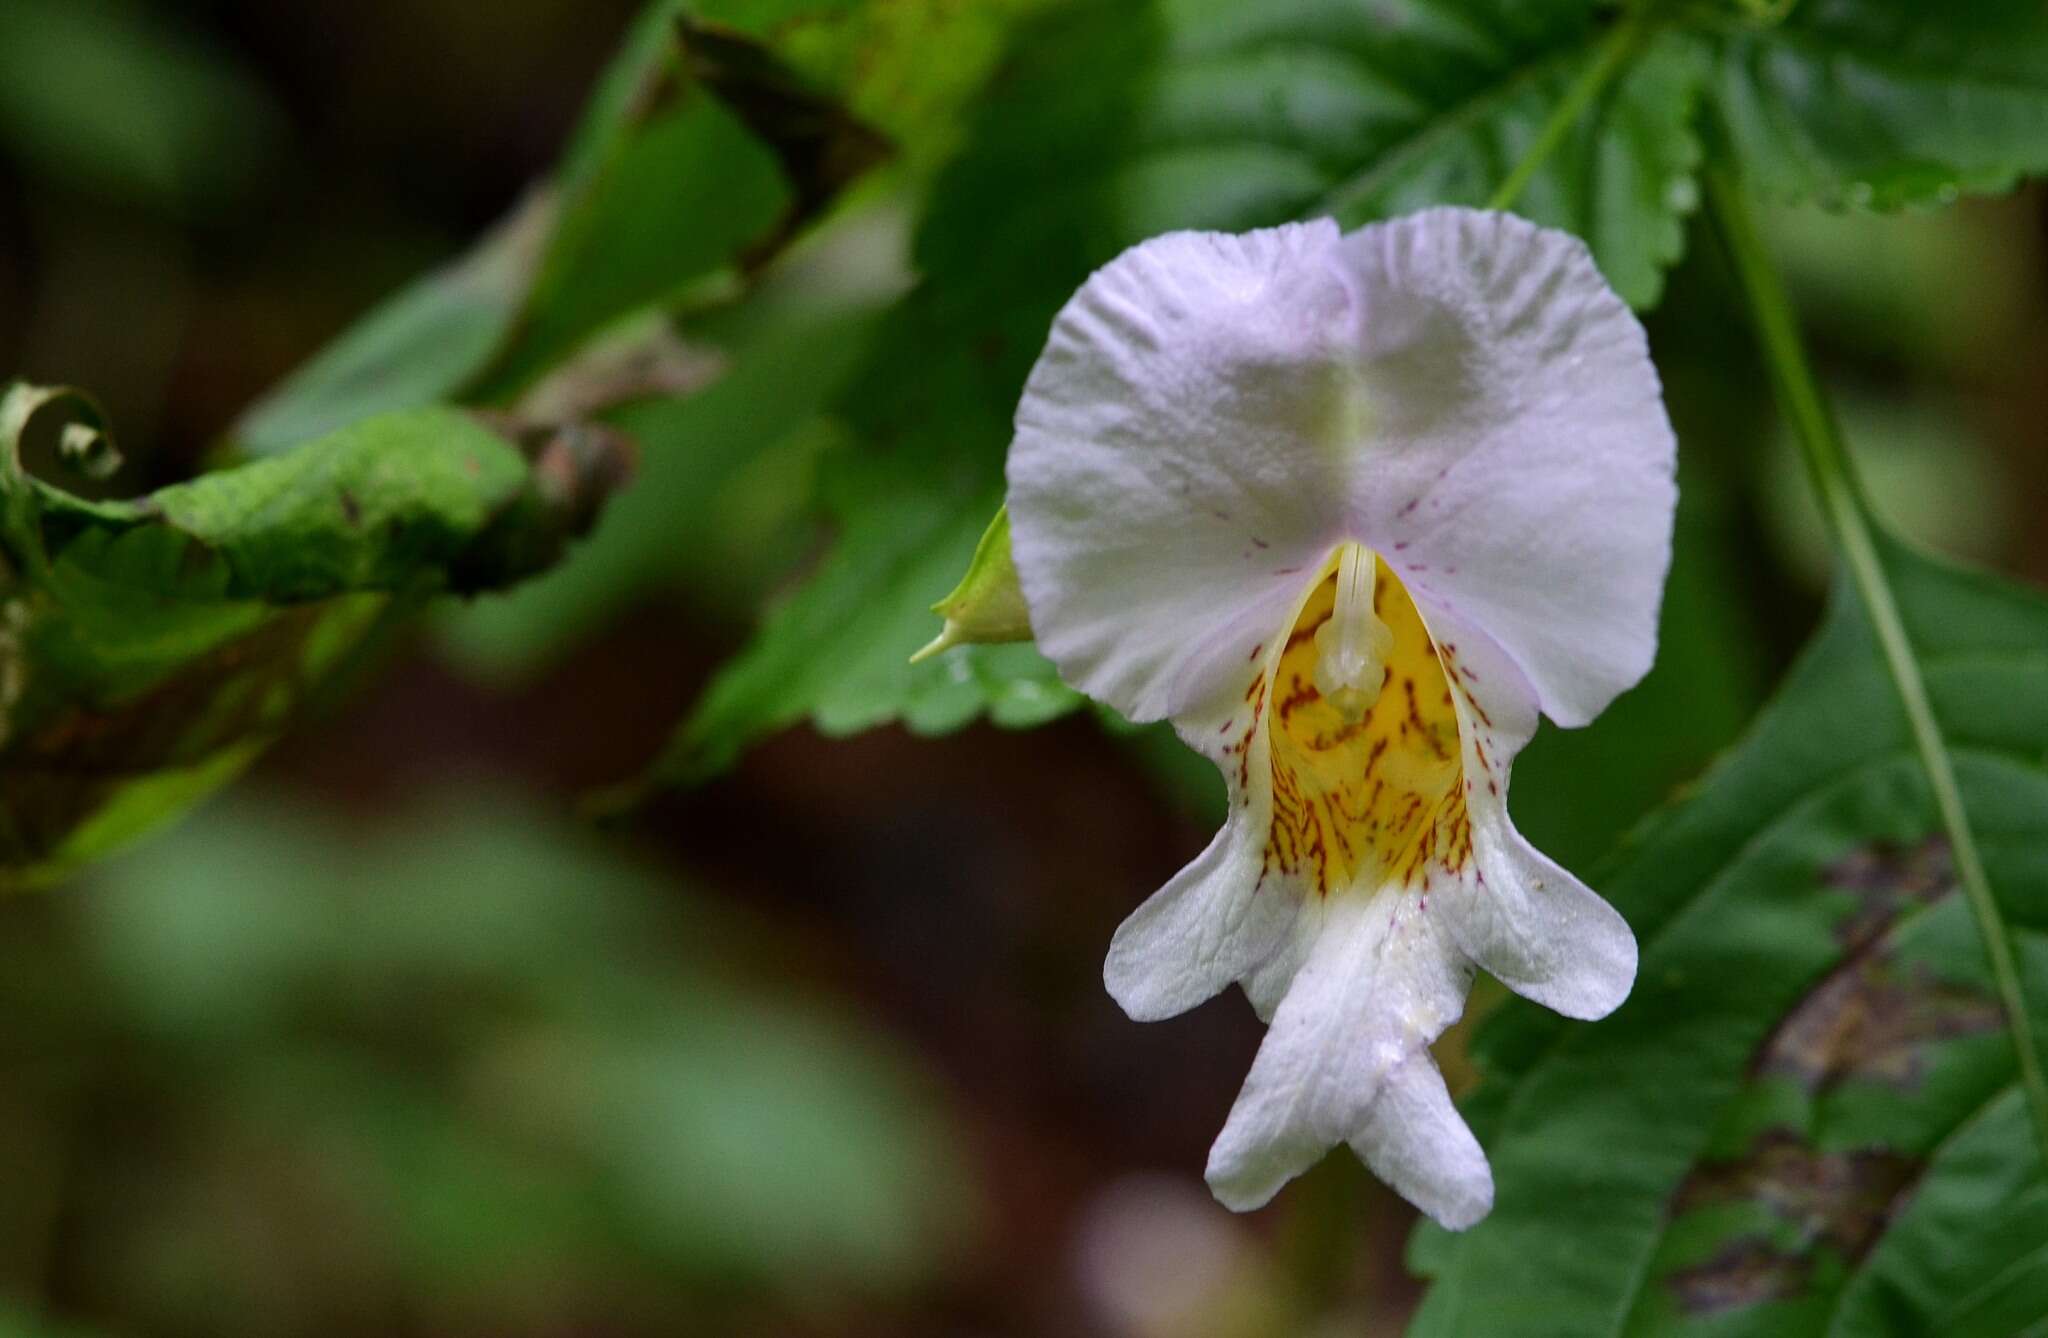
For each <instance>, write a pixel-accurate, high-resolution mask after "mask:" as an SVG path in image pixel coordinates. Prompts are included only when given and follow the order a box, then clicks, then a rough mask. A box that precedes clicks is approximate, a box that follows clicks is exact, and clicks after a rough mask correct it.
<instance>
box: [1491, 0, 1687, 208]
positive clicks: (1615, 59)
mask: <svg viewBox="0 0 2048 1338" xmlns="http://www.w3.org/2000/svg"><path fill="white" fill-rule="evenodd" d="M1643 16H1644V6H1641V5H1636V6H1631V7H1630V9H1629V11H1628V13H1626V14H1624V15H1623V16H1622V17H1621V19H1620V20H1619V21H1618V22H1617V23H1616V24H1615V25H1614V27H1613V28H1611V29H1610V30H1608V33H1607V36H1606V38H1605V40H1603V41H1602V42H1601V44H1600V50H1599V52H1598V53H1597V54H1596V55H1595V56H1594V57H1593V63H1592V64H1591V65H1588V66H1587V67H1586V68H1585V69H1584V70H1582V71H1580V72H1579V77H1578V78H1577V79H1575V80H1573V81H1572V86H1571V87H1570V88H1568V89H1566V90H1565V95H1564V97H1563V99H1562V100H1560V101H1559V102H1558V104H1557V105H1556V106H1555V107H1553V108H1551V110H1550V116H1549V118H1548V119H1547V120H1545V121H1544V122H1543V129H1542V130H1540V131H1538V132H1537V135H1536V142H1535V143H1534V144H1531V145H1530V146H1529V148H1528V151H1527V152H1526V153H1524V154H1523V155H1522V157H1521V160H1520V161H1518V162H1517V163H1516V164H1515V166H1514V168H1513V170H1511V171H1510V172H1509V173H1508V174H1507V177H1506V179H1505V180H1503V181H1502V182H1501V183H1500V188H1499V189H1498V190H1496V191H1494V193H1493V197H1492V198H1491V199H1489V200H1487V202H1486V207H1487V208H1488V209H1507V208H1511V207H1512V206H1513V205H1514V203H1515V201H1516V200H1519V199H1521V198H1522V191H1523V190H1524V189H1525V188H1526V187H1527V186H1528V184H1529V182H1530V181H1531V180H1532V179H1533V178H1534V177H1535V175H1536V173H1537V172H1539V171H1541V170H1542V168H1543V164H1544V163H1546V162H1548V161H1549V159H1550V155H1551V154H1553V153H1555V152H1556V151H1557V146H1558V145H1560V144H1562V143H1564V137H1565V136H1566V135H1568V134H1570V133H1571V130H1572V127H1573V126H1575V125H1577V124H1578V123H1579V117H1580V116H1581V115H1582V114H1584V112H1585V110H1586V108H1587V107H1588V106H1590V105H1591V104H1592V101H1593V99H1594V98H1596V97H1598V96H1600V92H1601V90H1602V89H1604V88H1606V87H1607V85H1608V83H1609V82H1611V81H1612V80H1613V78H1614V76H1615V75H1616V74H1617V73H1618V72H1619V71H1620V70H1621V67H1622V66H1623V65H1624V64H1626V63H1627V62H1628V58H1629V57H1630V56H1631V55H1633V54H1634V53H1635V49H1636V44H1637V43H1638V42H1640V41H1641V40H1642V38H1643V34H1644V33H1645V32H1646V31H1647V29H1648V26H1649V25H1648V24H1647V23H1646V22H1645V20H1644V17H1643Z"/></svg>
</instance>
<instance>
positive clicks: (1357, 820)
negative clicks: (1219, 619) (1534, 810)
mask: <svg viewBox="0 0 2048 1338" xmlns="http://www.w3.org/2000/svg"><path fill="white" fill-rule="evenodd" d="M1268 663H1269V664H1272V665H1273V668H1272V691H1271V695H1270V697H1269V698H1267V699H1266V700H1264V701H1257V702H1255V703H1254V717H1255V718H1256V715H1257V712H1258V709H1259V707H1261V706H1264V707H1266V708H1267V709H1269V710H1270V713H1271V718H1270V721H1269V724H1270V727H1271V733H1270V739H1271V756H1270V764H1271V768H1272V782H1273V823H1272V829H1271V832H1270V834H1269V835H1268V837H1267V842H1266V855H1265V872H1266V873H1267V874H1268V875H1270V874H1274V873H1280V874H1287V875H1295V876H1300V877H1304V878H1306V879H1308V880H1309V882H1310V883H1311V885H1312V886H1313V887H1314V888H1315V890H1316V891H1318V892H1320V893H1322V894H1324V895H1327V894H1329V893H1331V892H1334V891H1340V890H1343V889H1345V888H1351V887H1359V888H1362V889H1363V890H1366V891H1371V890H1373V889H1375V888H1378V887H1381V886H1384V885H1386V884H1388V883H1394V884H1396V885H1400V886H1413V887H1418V888H1420V889H1421V890H1422V891H1423V892H1424V893H1425V894H1426V893H1427V891H1428V889H1429V886H1430V883H1431V880H1432V878H1433V877H1435V876H1437V875H1439V874H1442V873H1455V872H1457V871H1459V870H1462V869H1463V868H1464V867H1465V865H1466V864H1467V863H1469V862H1470V860H1471V856H1472V833H1471V826H1470V823H1469V821H1468V819H1467V817H1466V811H1465V797H1466V792H1467V789H1468V785H1467V782H1466V779H1465V766H1464V761H1463V757H1462V755H1461V749H1460V741H1459V729H1458V712H1457V706H1456V703H1455V702H1454V700H1453V695H1452V694H1453V692H1454V690H1456V691H1459V692H1462V691H1463V689H1462V687H1458V688H1456V689H1454V687H1453V680H1452V679H1451V678H1450V677H1449V676H1448V675H1447V672H1446V665H1449V666H1450V673H1456V672H1458V669H1457V664H1456V652H1455V648H1454V647H1451V646H1438V645H1437V644H1436V643H1435V642H1433V641H1432V640H1431V639H1430V635H1429V631H1428V629H1427V628H1426V627H1425V626H1424V625H1423V622H1422V617H1421V615H1420V614H1419V613H1418V612H1417V611H1416V608H1415V601H1414V600H1413V599H1412V598H1410V596H1409V594H1408V591H1407V588H1406V587H1405V586H1403V585H1402V583H1401V579H1400V578H1399V577H1398V576H1396V575H1395V574H1394V573H1393V571H1392V569H1390V568H1389V567H1388V566H1387V565H1386V564H1385V563H1384V562H1382V561H1381V560H1380V559H1379V557H1378V556H1377V555H1376V554H1374V553H1373V552H1372V551H1371V550H1370V549H1367V548H1365V547H1364V546H1362V545H1359V544H1345V545H1343V546H1341V547H1340V548H1339V549H1338V550H1337V551H1336V552H1335V553H1333V554H1332V555H1331V557H1330V560H1329V561H1328V562H1327V563H1326V564H1325V565H1324V568H1323V573H1322V575H1321V577H1320V579H1319V580H1318V581H1317V582H1316V585H1315V587H1314V589H1313V590H1312V591H1311V592H1310V593H1309V596H1308V598H1307V600H1306V601H1305V602H1304V603H1303V605H1302V607H1301V611H1300V613H1299V614H1298V615H1297V616H1296V618H1295V622H1294V626H1293V628H1292V630H1291V632H1290V634H1289V636H1288V638H1287V643H1286V645H1285V647H1284V648H1283V649H1282V650H1281V652H1280V654H1279V657H1278V660H1277V662H1274V661H1272V660H1269V661H1268ZM1255 690H1256V691H1258V692H1260V693H1263V692H1264V683H1263V678H1262V679H1261V682H1260V683H1259V684H1257V685H1255ZM1466 701H1467V704H1468V709H1470V710H1473V711H1475V712H1476V711H1478V710H1479V708H1478V707H1477V705H1476V704H1474V703H1471V702H1470V698H1469V697H1467V698H1466ZM1254 728H1256V724H1254ZM1246 751H1249V750H1248V749H1247V750H1246ZM1477 758H1478V761H1479V765H1480V766H1481V767H1482V768H1484V769H1485V771H1486V773H1487V774H1485V775H1483V776H1481V777H1479V779H1480V780H1481V781H1482V782H1483V783H1485V784H1488V785H1493V786H1494V787H1495V789H1494V793H1496V794H1497V793H1498V792H1499V790H1498V785H1497V782H1496V781H1495V780H1494V778H1493V777H1492V775H1491V769H1492V764H1491V762H1490V761H1489V760H1488V759H1487V758H1486V757H1485V754H1484V752H1483V751H1481V752H1480V753H1478V754H1477ZM1243 779H1245V780H1249V776H1245V777H1243Z"/></svg>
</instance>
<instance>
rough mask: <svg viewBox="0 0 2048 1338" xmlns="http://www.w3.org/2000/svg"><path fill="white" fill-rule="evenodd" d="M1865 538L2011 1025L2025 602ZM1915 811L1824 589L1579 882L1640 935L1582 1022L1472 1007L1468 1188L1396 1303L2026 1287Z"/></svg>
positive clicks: (1545, 1326)
mask: <svg viewBox="0 0 2048 1338" xmlns="http://www.w3.org/2000/svg"><path fill="white" fill-rule="evenodd" d="M1882 556H1883V561H1884V566H1885V569H1886V572H1887V574H1888V576H1889V578H1890V585H1891V586H1892V588H1893V590H1894V591H1895V593H1896V596H1897V601H1898V605H1899V609H1900V612H1901V614H1902V616H1903V618H1904V620H1905V626H1906V631H1907V634H1908V635H1909V637H1910V639H1911V641H1912V643H1913V644H1914V645H1915V646H1916V647H1918V648H1919V650H1920V662H1921V666H1922V669H1923V672H1924V674H1925V678H1926V681H1927V686H1928V690H1929V693H1930V696H1931V700H1932V703H1933V707H1934V710H1935V712H1936V715H1937V717H1938V719H1939V721H1940V724H1941V727H1942V729H1943V732H1944V733H1945V735H1946V736H1947V740H1948V744H1949V747H1950V749H1951V751H1952V753H1953V755H1954V758H1955V768H1956V773H1957V779H1958V781H1959V783H1960V786H1961V790H1962V794H1963V798H1964V801H1965V803H1966V805H1967V807H1968V810H1969V812H1970V814H1971V816H1972V818H1973V825H1974V828H1975V831H1976V834H1977V838H1978V841H1979V843H1980V844H1981V847H1982V853H1983V856H1984V859H1985V861H1986V864H1987V866H1988V871H1989V874H1990V883H1991V885H1992V886H1993V887H1994V888H1996V889H1997V892H1998V895H1999V899H2000V903H2001V906H2002V909H2003V911H2004V914H2005V917H2006V918H2007V920H2008V921H2009V923H2010V925H2011V927H2012V929H2013V931H2014V932H2015V933H2016V934H2017V936H2018V939H2019V947H2020V950H2021V951H2020V956H2021V967H2022V971H2023V974H2024V977H2025V983H2026V987H2027V994H2028V997H2029V999H2030V1000H2031V1001H2032V1015H2033V1016H2035V1017H2036V1018H2037V1020H2038V1018H2039V1017H2040V1015H2041V1010H2042V1008H2043V1004H2044V1002H2048V939H2044V935H2048V862H2044V861H2043V859H2042V851H2043V850H2048V709H2044V707H2043V703H2048V601H2044V600H2043V599H2041V598H2040V597H2039V596H2038V595H2035V594H2033V593H2031V592H2024V591H2020V590H2017V589H2014V588H2012V587H2009V586H2006V585H2004V584H2002V583H2000V582H1997V581H1994V580H1992V579H1990V578H1987V577H1984V576H1980V575H1975V574H1970V573H1964V572H1960V571H1957V570H1954V569H1952V568H1949V567H1946V566H1943V565H1940V564H1937V563H1935V562H1934V561H1932V560H1930V559H1928V558H1925V557H1922V556H1919V555H1917V554H1914V553H1911V552H1908V551H1906V550H1904V549H1902V548H1900V547H1899V546H1897V545H1896V544H1895V543H1894V542H1892V541H1889V540H1886V541H1884V544H1883V554H1882ZM1942 833H1943V827H1942V823H1941V821H1940V818H1939V815H1938V813H1937V811H1936V808H1935V805H1934V802H1933V797H1932V793H1931V791H1930V789H1929V786H1928V783H1927V780H1926V777H1925V773H1924V772H1923V771H1922V768H1921V764H1920V761H1919V758H1918V756H1917V753H1916V751H1915V747H1914V743H1913V739H1912V737H1911V733H1910V730H1909V728H1908V723H1907V719H1906V717H1905V715H1904V712H1903V711H1902V709H1901V707H1900V704H1899V698H1898V694H1897V692H1896V690H1895V688H1894V687H1893V684H1892V682H1891V679H1890V676H1889V674H1888V673H1887V670H1886V667H1885V662H1884V659H1883V656H1882V654H1881V651H1880V647H1879V645H1878V642H1877V639H1876V637H1875V636H1874V634H1873V632H1872V630H1871V627H1870V624H1869V621H1868V619H1867V617H1866V616H1865V614H1864V612H1863V610H1862V608H1861V606H1860V605H1859V604H1858V603H1857V601H1856V599H1855V597H1854V595H1853V593H1851V591H1850V589H1849V587H1847V586H1844V587H1842V588H1841V589H1839V590H1838V591H1837V593H1836V597H1835V603H1834V606H1833V611H1832V613H1831V615H1830V617H1829V619H1828V622H1827V624H1826V626H1825V628H1824V629H1823V631H1822V633H1821V635H1820V636H1819V637H1818V639H1817V640H1816V641H1815V643H1814V644H1813V645H1812V646H1811V647H1809V649H1808V650H1807V652H1806V654H1805V655H1804V656H1803V657H1802V659H1801V661H1800V663H1799V664H1798V666H1797V667H1796V668H1795V669H1794V671H1793V673H1792V674H1791V676H1790V677H1789V678H1788V680H1787V682H1786V683H1785V685H1784V686H1783V688H1782V690H1781V691H1780V693H1779V695H1778V697H1777V698H1776V699H1775V701H1774V702H1773V703H1772V705H1771V706H1770V707H1769V708H1768V709H1767V710H1766V711H1765V713H1764V714H1763V716H1762V717H1760V719H1759V720H1758V721H1757V723H1756V725H1755V727H1754V729H1753V731H1752V732H1751V734H1750V736H1749V738H1748V739H1747V741H1746V742H1745V743H1744V744H1743V745H1742V747H1741V748H1739V749H1738V750H1737V751H1736V752H1735V753H1734V754H1733V755H1731V756H1730V757H1728V758H1727V759H1725V760H1724V761H1723V762H1722V763H1721V764H1720V765H1719V766H1717V767H1716V768H1715V769H1714V770H1713V771H1712V772H1711V773H1710V774H1709V776H1708V777H1707V778H1706V780H1705V781H1704V782H1702V784H1701V785H1700V787H1699V789H1698V791H1697V793H1696V794H1695V795H1693V796H1692V797H1691V798H1690V799H1689V800H1687V801H1686V802H1685V803H1683V804H1680V805H1679V806H1677V807H1675V808H1673V809H1671V810H1669V811H1667V812H1666V813H1664V814H1662V815H1660V816H1659V817H1658V818H1657V819H1655V820H1653V821H1652V822H1651V823H1650V824H1648V825H1647V826H1646V827H1645V828H1644V829H1643V830H1642V831H1641V832H1639V834H1638V835H1637V836H1636V838H1635V839H1634V840H1632V841H1631V842H1630V843H1629V844H1628V845H1627V846H1626V848H1625V852H1624V858H1623V859H1622V861H1621V863H1620V865H1619V867H1617V868H1616V869H1615V870H1614V871H1613V872H1612V873H1611V874H1610V875H1609V876H1608V877H1606V878H1604V879H1599V880H1597V881H1598V884H1599V886H1600V887H1601V888H1602V890H1603V891H1604V892H1606V894H1607V895H1609V896H1610V897H1611V898H1612V899H1613V900H1614V902H1615V904H1616V905H1617V906H1619V907H1620V908H1621V909H1622V910H1623V911H1624V913H1626V914H1627V915H1628V917H1629V920H1630V923H1631V924H1633V925H1634V926H1635V929H1636V932H1637V935H1638V937H1639V939H1640V940H1641V942H1642V945H1643V958H1642V968H1641V971H1640V973H1639V975H1638V978H1637V984H1636V990H1635V993H1634V995H1633V996H1632V997H1631V998H1630V1000H1629V1002H1628V1003H1626V1004H1625V1005H1623V1007H1622V1008H1621V1009H1620V1010H1619V1011H1618V1012H1617V1013H1616V1014H1615V1015H1614V1016H1613V1017H1612V1018H1610V1019H1608V1020H1607V1021H1605V1022H1602V1023H1600V1024H1598V1025H1597V1026H1590V1027H1588V1026H1580V1025H1570V1024H1562V1025H1561V1024H1560V1023H1559V1022H1558V1020H1557V1019H1555V1018H1552V1017H1549V1016H1548V1015H1546V1014H1543V1013H1542V1012H1541V1011H1540V1010H1538V1009H1535V1008H1533V1007H1531V1006H1526V1005H1523V1004H1520V1003H1514V1004H1511V1005H1510V1006H1509V1007H1507V1008H1506V1009H1504V1010H1503V1011H1502V1012H1501V1013H1500V1014H1499V1015H1498V1016H1497V1018H1495V1019H1494V1020H1493V1021H1492V1022H1490V1023H1489V1025H1488V1026H1487V1027H1486V1028H1484V1029H1483V1031H1482V1034H1481V1037H1480V1038H1479V1042H1478V1044H1477V1046H1476V1050H1477V1054H1478V1058H1479V1060H1480V1063H1481V1065H1482V1069H1483V1071H1484V1072H1485V1074H1486V1076H1485V1079H1484V1081H1483V1082H1482V1084H1481V1088H1480V1094H1479V1096H1478V1097H1477V1098H1476V1099H1475V1101H1474V1103H1473V1105H1472V1115H1473V1120H1474V1124H1475V1128H1477V1129H1478V1130H1479V1132H1480V1134H1481V1139H1482V1141H1483V1142H1484V1143H1485V1144H1486V1146H1487V1149H1488V1154H1489V1156H1490V1157H1491V1158H1492V1160H1493V1163H1494V1168H1495V1175H1496V1180H1497V1183H1498V1197H1497V1205H1496V1207H1495V1210H1494V1213H1493V1215H1492V1216H1491V1217H1489V1218H1488V1219H1487V1220H1486V1221H1485V1222H1483V1223H1481V1224H1480V1225H1479V1226H1478V1227H1477V1228H1475V1229H1474V1230H1472V1231H1471V1232H1469V1233H1467V1234H1465V1235H1464V1236H1461V1237H1456V1238H1451V1237H1448V1236H1445V1235H1443V1234H1442V1233H1434V1232H1428V1233H1424V1237H1423V1242H1424V1243H1423V1247H1422V1248H1421V1249H1420V1251H1419V1257H1420V1258H1421V1259H1422V1260H1423V1261H1424V1262H1426V1263H1427V1264H1428V1265H1429V1266H1430V1268H1431V1270H1432V1271H1433V1272H1435V1273H1436V1275H1437V1281H1436V1284H1435V1286H1434V1287H1433V1289H1432V1291H1431V1293H1430V1295H1429V1297H1428V1299H1427V1301H1426V1303H1425V1305H1424V1308H1423V1311H1422V1313H1421V1315H1420V1317H1419V1319H1418V1321H1417V1326H1416V1330H1415V1331H1416V1332H1417V1333H1418V1334H1425V1335H1427V1334H1438V1333H1442V1334H1451V1333H1467V1332H1475V1331H1479V1332H1486V1331H1491V1327H1497V1326H1499V1325H1501V1324H1503V1323H1507V1322H1508V1320H1507V1318H1506V1317H1509V1316H1512V1317H1513V1318H1512V1326H1513V1329H1514V1331H1515V1332H1516V1333H1518V1334H1530V1335H1544V1334H1558V1335H1565V1334H1570V1335H1573V1338H1586V1336H1590V1335H1601V1334H1624V1333H1625V1334H1666V1333H1679V1334H1690V1333H1699V1334H1714V1335H1738V1334H1759V1335H1762V1334H1782V1333H1805V1332H1822V1331H1826V1332H1829V1333H1837V1334H1900V1335H1906V1334H1926V1333H1944V1334H1946V1333H1954V1332H1975V1333H1983V1334H1991V1333H2011V1332H2015V1331H2016V1329H2015V1328H2013V1327H2001V1326H2002V1325H2007V1324H2008V1322H2009V1321H2010V1320H2011V1319H2012V1318H2013V1317H2015V1316H2025V1317H2027V1318H2028V1319H2032V1318H2035V1317H2038V1316H2039V1315H2041V1314H2044V1313H2048V1272H2044V1271H2043V1270H2042V1269H2041V1268H2040V1266H2039V1259H2038V1257H2037V1256H2038V1247H2039V1242H2040V1241H2041V1240H2042V1239H2044V1236H2048V1180H2044V1178H2043V1173H2042V1170H2043V1168H2042V1165H2041V1161H2040V1154H2039V1152H2038V1151H2037V1150H2036V1147H2035V1145H2034V1142H2033V1140H2032V1139H2031V1137H2030V1136H2029V1124H2028V1115H2027V1111H2026V1108H2025V1105H2024V1102H2023V1101H2022V1098H2021V1093H2020V1091H2019V1087H2018V1083H2017V1070H2016V1064H2015V1059H2014V1052H2013V1049H2012V1045H2011V1041H2010V1039H2009V1037H2008V1036H2007V1035H2006V1034H2005V1033H2004V1030H2003V1028H2002V1025H2001V1023H2002V1013H2001V1011H2000V1008H1999V1002H1998V994H1997V992H1996V989H1995V985H1994V981H1993V979H1992V974H1991V971H1990V969H1989V966H1988V964H1987V961H1986V958H1985V954H1984V950H1983V948H1982V945H1981V942H1980V940H1979V939H1978V936H1977V932H1976V928H1975V926H1974V923H1973V920H1972V917H1971V914H1970V908H1969V906H1968V905H1967V903H1966V900H1965V898H1964V896H1963V895H1962V894H1961V892H1960V891H1959V890H1958V885H1957V877H1956V873H1955V870H1954V867H1953V865H1952V863H1951V861H1950V858H1949V847H1948V843H1947V841H1946V839H1945V837H1944V836H1943V834H1942ZM1731 981H1735V982H1739V988H1732V989H1731V988H1730V982H1731ZM1567 1224H1568V1226H1569V1229H1568V1230H1567V1229H1565V1228H1566V1226H1567Z"/></svg>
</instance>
